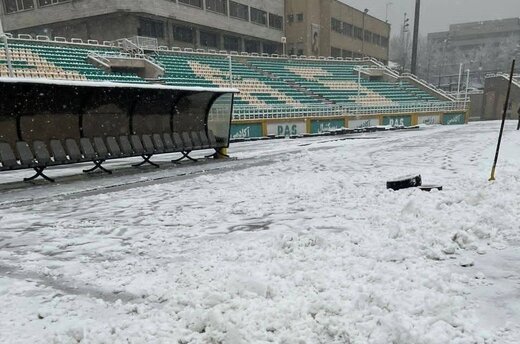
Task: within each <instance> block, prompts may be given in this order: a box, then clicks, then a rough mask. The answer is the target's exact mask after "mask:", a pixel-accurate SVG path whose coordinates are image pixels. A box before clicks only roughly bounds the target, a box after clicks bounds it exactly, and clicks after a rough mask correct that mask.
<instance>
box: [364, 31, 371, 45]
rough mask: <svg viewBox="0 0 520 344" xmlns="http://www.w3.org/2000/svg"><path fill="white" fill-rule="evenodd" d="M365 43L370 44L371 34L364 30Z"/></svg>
mask: <svg viewBox="0 0 520 344" xmlns="http://www.w3.org/2000/svg"><path fill="white" fill-rule="evenodd" d="M365 42H369V43H370V42H372V32H370V31H367V30H365Z"/></svg>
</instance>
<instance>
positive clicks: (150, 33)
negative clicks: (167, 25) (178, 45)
mask: <svg viewBox="0 0 520 344" xmlns="http://www.w3.org/2000/svg"><path fill="white" fill-rule="evenodd" d="M137 34H138V35H139V36H145V37H156V38H164V23H163V22H160V21H156V20H150V19H145V18H139V29H138V30H137Z"/></svg>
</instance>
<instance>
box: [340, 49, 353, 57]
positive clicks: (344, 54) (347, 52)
mask: <svg viewBox="0 0 520 344" xmlns="http://www.w3.org/2000/svg"><path fill="white" fill-rule="evenodd" d="M341 53H342V55H343V57H352V51H350V50H343V51H342V52H341Z"/></svg>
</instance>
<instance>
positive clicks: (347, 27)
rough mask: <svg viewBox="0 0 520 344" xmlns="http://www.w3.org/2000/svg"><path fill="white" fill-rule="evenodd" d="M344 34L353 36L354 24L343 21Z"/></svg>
mask: <svg viewBox="0 0 520 344" xmlns="http://www.w3.org/2000/svg"><path fill="white" fill-rule="evenodd" d="M343 34H344V35H345V36H348V37H352V24H349V23H345V22H343Z"/></svg>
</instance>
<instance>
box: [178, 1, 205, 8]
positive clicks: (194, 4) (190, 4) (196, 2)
mask: <svg viewBox="0 0 520 344" xmlns="http://www.w3.org/2000/svg"><path fill="white" fill-rule="evenodd" d="M179 3H181V4H185V5H189V6H193V7H198V8H202V0H179Z"/></svg>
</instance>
